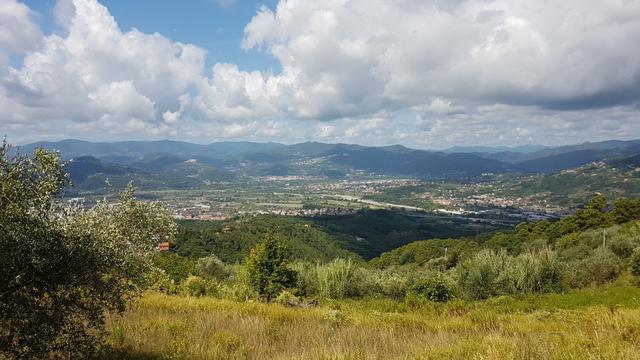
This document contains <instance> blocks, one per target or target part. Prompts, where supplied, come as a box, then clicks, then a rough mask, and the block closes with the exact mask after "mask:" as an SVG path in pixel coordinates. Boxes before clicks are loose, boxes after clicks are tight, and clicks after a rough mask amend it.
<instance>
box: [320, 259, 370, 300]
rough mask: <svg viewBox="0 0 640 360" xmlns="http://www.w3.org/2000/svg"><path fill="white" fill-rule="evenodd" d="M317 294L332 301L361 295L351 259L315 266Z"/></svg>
mask: <svg viewBox="0 0 640 360" xmlns="http://www.w3.org/2000/svg"><path fill="white" fill-rule="evenodd" d="M315 272H316V275H317V277H318V294H319V295H321V296H324V297H328V298H333V299H342V298H345V297H354V296H359V295H360V294H361V291H360V290H361V288H360V286H359V282H358V280H359V279H358V268H357V266H356V265H355V264H354V263H353V262H352V261H351V259H348V260H345V259H335V260H333V261H332V262H330V263H328V264H325V265H317V266H316V270H315Z"/></svg>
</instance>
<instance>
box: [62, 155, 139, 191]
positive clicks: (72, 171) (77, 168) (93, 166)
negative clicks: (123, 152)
mask: <svg viewBox="0 0 640 360" xmlns="http://www.w3.org/2000/svg"><path fill="white" fill-rule="evenodd" d="M64 169H65V170H66V171H67V172H68V173H69V176H70V177H71V180H72V181H73V183H74V184H80V183H82V182H83V181H85V180H86V179H87V178H88V177H90V176H94V175H97V174H103V175H124V174H127V173H132V172H134V171H135V170H133V169H131V168H127V167H124V166H121V165H116V164H103V163H102V162H101V161H100V160H98V159H96V158H94V157H93V156H81V157H78V158H75V159H72V160H70V161H68V162H67V163H66V164H65V166H64Z"/></svg>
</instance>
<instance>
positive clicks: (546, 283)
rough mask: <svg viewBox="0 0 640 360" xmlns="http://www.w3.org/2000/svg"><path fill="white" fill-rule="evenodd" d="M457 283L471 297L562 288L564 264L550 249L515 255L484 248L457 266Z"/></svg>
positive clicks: (477, 297)
mask: <svg viewBox="0 0 640 360" xmlns="http://www.w3.org/2000/svg"><path fill="white" fill-rule="evenodd" d="M456 275H457V279H458V285H459V286H460V288H461V289H462V290H463V292H464V293H465V294H466V295H467V297H469V298H472V299H486V298H488V297H491V296H495V295H509V294H527V293H540V292H550V291H560V290H562V288H563V285H562V279H563V266H562V264H561V263H560V261H558V259H557V257H556V253H555V252H553V251H550V250H542V251H538V252H529V253H525V254H521V255H518V256H516V257H513V256H509V255H508V254H507V252H506V251H504V250H501V251H499V252H493V251H491V250H485V251H481V252H480V253H478V254H476V256H474V257H473V258H471V259H468V260H466V261H464V262H463V263H461V264H460V266H458V267H457V271H456Z"/></svg>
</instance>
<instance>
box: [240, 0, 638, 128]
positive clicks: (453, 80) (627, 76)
mask: <svg viewBox="0 0 640 360" xmlns="http://www.w3.org/2000/svg"><path fill="white" fill-rule="evenodd" d="M638 43H640V3H638V2H630V1H601V0H587V1H585V0H570V1H563V2H538V3H536V4H532V3H531V2H530V1H527V0H508V1H506V0H502V1H501V0H495V1H484V0H467V1H450V2H445V1H439V0H431V1H424V0H419V1H418V0H416V1H411V0H406V1H398V2H388V1H382V0H374V1H370V0H366V1H365V0H350V1H323V2H309V1H302V0H283V1H281V2H280V3H279V4H278V6H277V8H276V9H275V11H272V10H270V9H268V8H262V9H261V10H260V11H259V13H258V14H257V15H256V16H255V17H254V18H253V19H252V21H251V22H250V23H249V24H248V25H247V27H246V29H245V38H244V41H243V47H245V48H247V49H252V48H256V49H263V50H265V51H268V52H269V53H271V54H272V55H273V56H275V57H276V58H277V59H278V60H279V61H280V63H281V64H282V66H283V69H284V70H283V73H282V74H280V75H276V77H278V78H280V79H289V80H290V81H289V82H290V83H291V87H292V88H294V89H296V90H297V92H298V93H301V95H300V96H298V97H297V98H298V99H301V100H302V102H303V104H304V105H306V106H307V107H308V108H309V109H313V110H312V111H310V113H309V115H310V116H315V117H340V116H350V115H354V114H358V113H362V112H367V111H376V110H379V109H381V108H387V109H388V108H393V107H394V106H395V107H399V108H402V107H406V106H408V105H413V106H415V105H420V104H424V103H425V101H431V100H429V99H433V98H437V97H444V98H454V99H459V100H460V99H463V100H466V101H484V102H496V103H503V104H511V105H537V106H541V107H547V108H557V109H562V108H573V109H579V108H592V107H607V106H613V105H619V104H622V103H628V102H630V101H633V100H637V98H638V95H640V61H638V60H637V59H638V58H639V57H640V48H639V47H638V46H637V44H638ZM291 74H294V75H293V79H292V75H291Z"/></svg>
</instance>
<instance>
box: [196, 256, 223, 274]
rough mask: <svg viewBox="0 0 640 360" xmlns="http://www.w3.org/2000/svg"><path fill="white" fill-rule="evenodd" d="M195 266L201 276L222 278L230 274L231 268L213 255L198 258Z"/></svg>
mask: <svg viewBox="0 0 640 360" xmlns="http://www.w3.org/2000/svg"><path fill="white" fill-rule="evenodd" d="M196 268H197V270H198V273H199V274H200V275H201V276H205V277H209V278H213V279H216V280H224V279H226V278H228V277H229V276H230V275H231V270H230V269H229V268H228V267H227V266H226V265H225V264H224V263H223V262H222V260H220V259H218V257H217V256H215V255H209V256H207V257H203V258H200V259H198V261H197V263H196Z"/></svg>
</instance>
